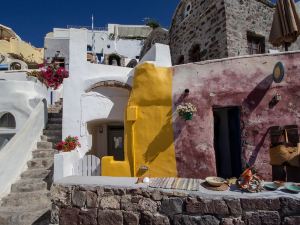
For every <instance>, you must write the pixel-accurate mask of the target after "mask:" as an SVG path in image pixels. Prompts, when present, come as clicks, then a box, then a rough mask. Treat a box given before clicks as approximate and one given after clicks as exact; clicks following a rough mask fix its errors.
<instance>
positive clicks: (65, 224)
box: [59, 208, 80, 225]
mask: <svg viewBox="0 0 300 225" xmlns="http://www.w3.org/2000/svg"><path fill="white" fill-rule="evenodd" d="M79 211H80V210H79V209H78V208H62V209H61V210H60V212H59V224H60V225H78V224H79Z"/></svg>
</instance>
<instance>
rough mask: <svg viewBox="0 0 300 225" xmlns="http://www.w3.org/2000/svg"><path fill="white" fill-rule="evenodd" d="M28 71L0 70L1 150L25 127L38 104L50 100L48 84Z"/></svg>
mask: <svg viewBox="0 0 300 225" xmlns="http://www.w3.org/2000/svg"><path fill="white" fill-rule="evenodd" d="M26 72H27V71H24V70H23V71H13V70H11V71H0V96H1V97H0V150H1V149H2V148H3V147H4V146H5V145H6V143H8V141H9V140H10V139H11V138H12V137H13V136H14V135H15V134H16V133H17V132H18V131H19V130H20V129H21V128H22V127H23V125H24V124H25V122H26V121H27V120H28V118H29V116H30V114H31V113H32V111H33V110H34V108H35V107H36V105H37V104H38V103H39V102H40V101H41V100H43V99H45V100H46V101H47V100H49V94H48V91H47V88H46V86H45V85H42V84H41V83H40V82H39V81H37V80H36V79H35V78H30V77H27V75H26ZM45 103H46V102H45Z"/></svg>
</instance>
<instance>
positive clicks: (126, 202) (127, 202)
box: [120, 195, 139, 211]
mask: <svg viewBox="0 0 300 225" xmlns="http://www.w3.org/2000/svg"><path fill="white" fill-rule="evenodd" d="M131 200H132V199H131V195H124V196H122V197H121V201H120V206H121V209H122V210H125V211H137V210H138V208H139V206H138V204H137V203H132V201H131Z"/></svg>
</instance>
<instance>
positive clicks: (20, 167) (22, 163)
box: [0, 87, 47, 198]
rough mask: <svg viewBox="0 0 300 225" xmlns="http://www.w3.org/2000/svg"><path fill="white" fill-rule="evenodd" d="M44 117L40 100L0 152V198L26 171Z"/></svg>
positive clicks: (44, 109) (44, 110)
mask: <svg viewBox="0 0 300 225" xmlns="http://www.w3.org/2000/svg"><path fill="white" fill-rule="evenodd" d="M0 90H1V87H0ZM0 105H1V104H0ZM46 116H47V115H46V107H45V104H44V102H43V101H41V100H40V101H39V102H37V105H36V106H35V107H34V108H33V110H32V112H31V113H30V116H29V118H28V119H27V120H26V122H25V123H24V124H23V126H22V127H21V128H20V130H19V131H18V132H17V133H16V135H15V136H14V137H13V138H12V139H11V140H10V141H9V142H8V143H7V144H6V145H5V147H4V148H3V149H2V150H1V151H0V162H1V163H0V198H2V197H3V196H5V195H6V194H8V193H9V191H10V187H11V184H13V183H14V182H15V181H16V180H17V179H18V177H19V176H20V174H21V172H22V171H24V170H25V169H26V163H27V161H28V160H29V159H30V158H31V156H32V155H31V152H32V150H33V149H34V148H35V147H36V142H37V141H38V140H39V138H40V135H41V134H42V130H43V128H44V127H45V124H46Z"/></svg>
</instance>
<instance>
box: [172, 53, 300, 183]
mask: <svg viewBox="0 0 300 225" xmlns="http://www.w3.org/2000/svg"><path fill="white" fill-rule="evenodd" d="M278 61H281V62H283V64H284V65H285V71H286V76H285V78H284V80H283V81H282V82H281V83H280V84H276V83H275V82H273V80H272V72H273V68H274V66H275V64H276V63H277V62H278ZM185 89H189V90H190V94H189V95H188V96H184V95H183V93H184V90H185ZM276 93H279V94H281V96H282V100H281V101H280V102H279V103H278V104H277V105H276V106H275V107H273V108H269V102H270V101H271V99H272V98H273V96H274V95H275V94H276ZM181 102H192V103H193V104H195V105H196V106H197V109H198V112H197V113H196V115H195V116H194V118H193V120H191V121H187V122H185V121H183V120H182V119H180V118H179V117H178V116H176V115H177V114H176V113H174V125H173V126H174V136H175V149H176V159H177V169H178V172H179V176H181V177H196V178H205V177H206V176H210V175H216V163H215V151H214V118H213V107H216V106H217V107H218V106H220V107H226V106H240V107H241V113H242V115H241V127H242V162H243V165H245V163H246V162H250V163H254V165H255V167H256V168H257V169H258V172H259V173H260V174H261V175H262V176H263V177H264V178H265V179H271V175H272V174H271V166H270V165H269V154H268V150H269V144H270V140H269V139H270V138H269V135H268V134H267V133H268V129H269V128H270V127H271V126H277V125H278V126H284V125H292V124H297V125H298V126H299V125H300V53H288V54H279V55H262V56H256V57H255V56H254V57H243V58H231V59H225V60H218V61H211V62H209V61H208V62H203V63H194V64H186V65H180V66H176V67H174V79H173V105H174V106H173V111H175V110H176V105H178V104H179V103H181Z"/></svg>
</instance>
